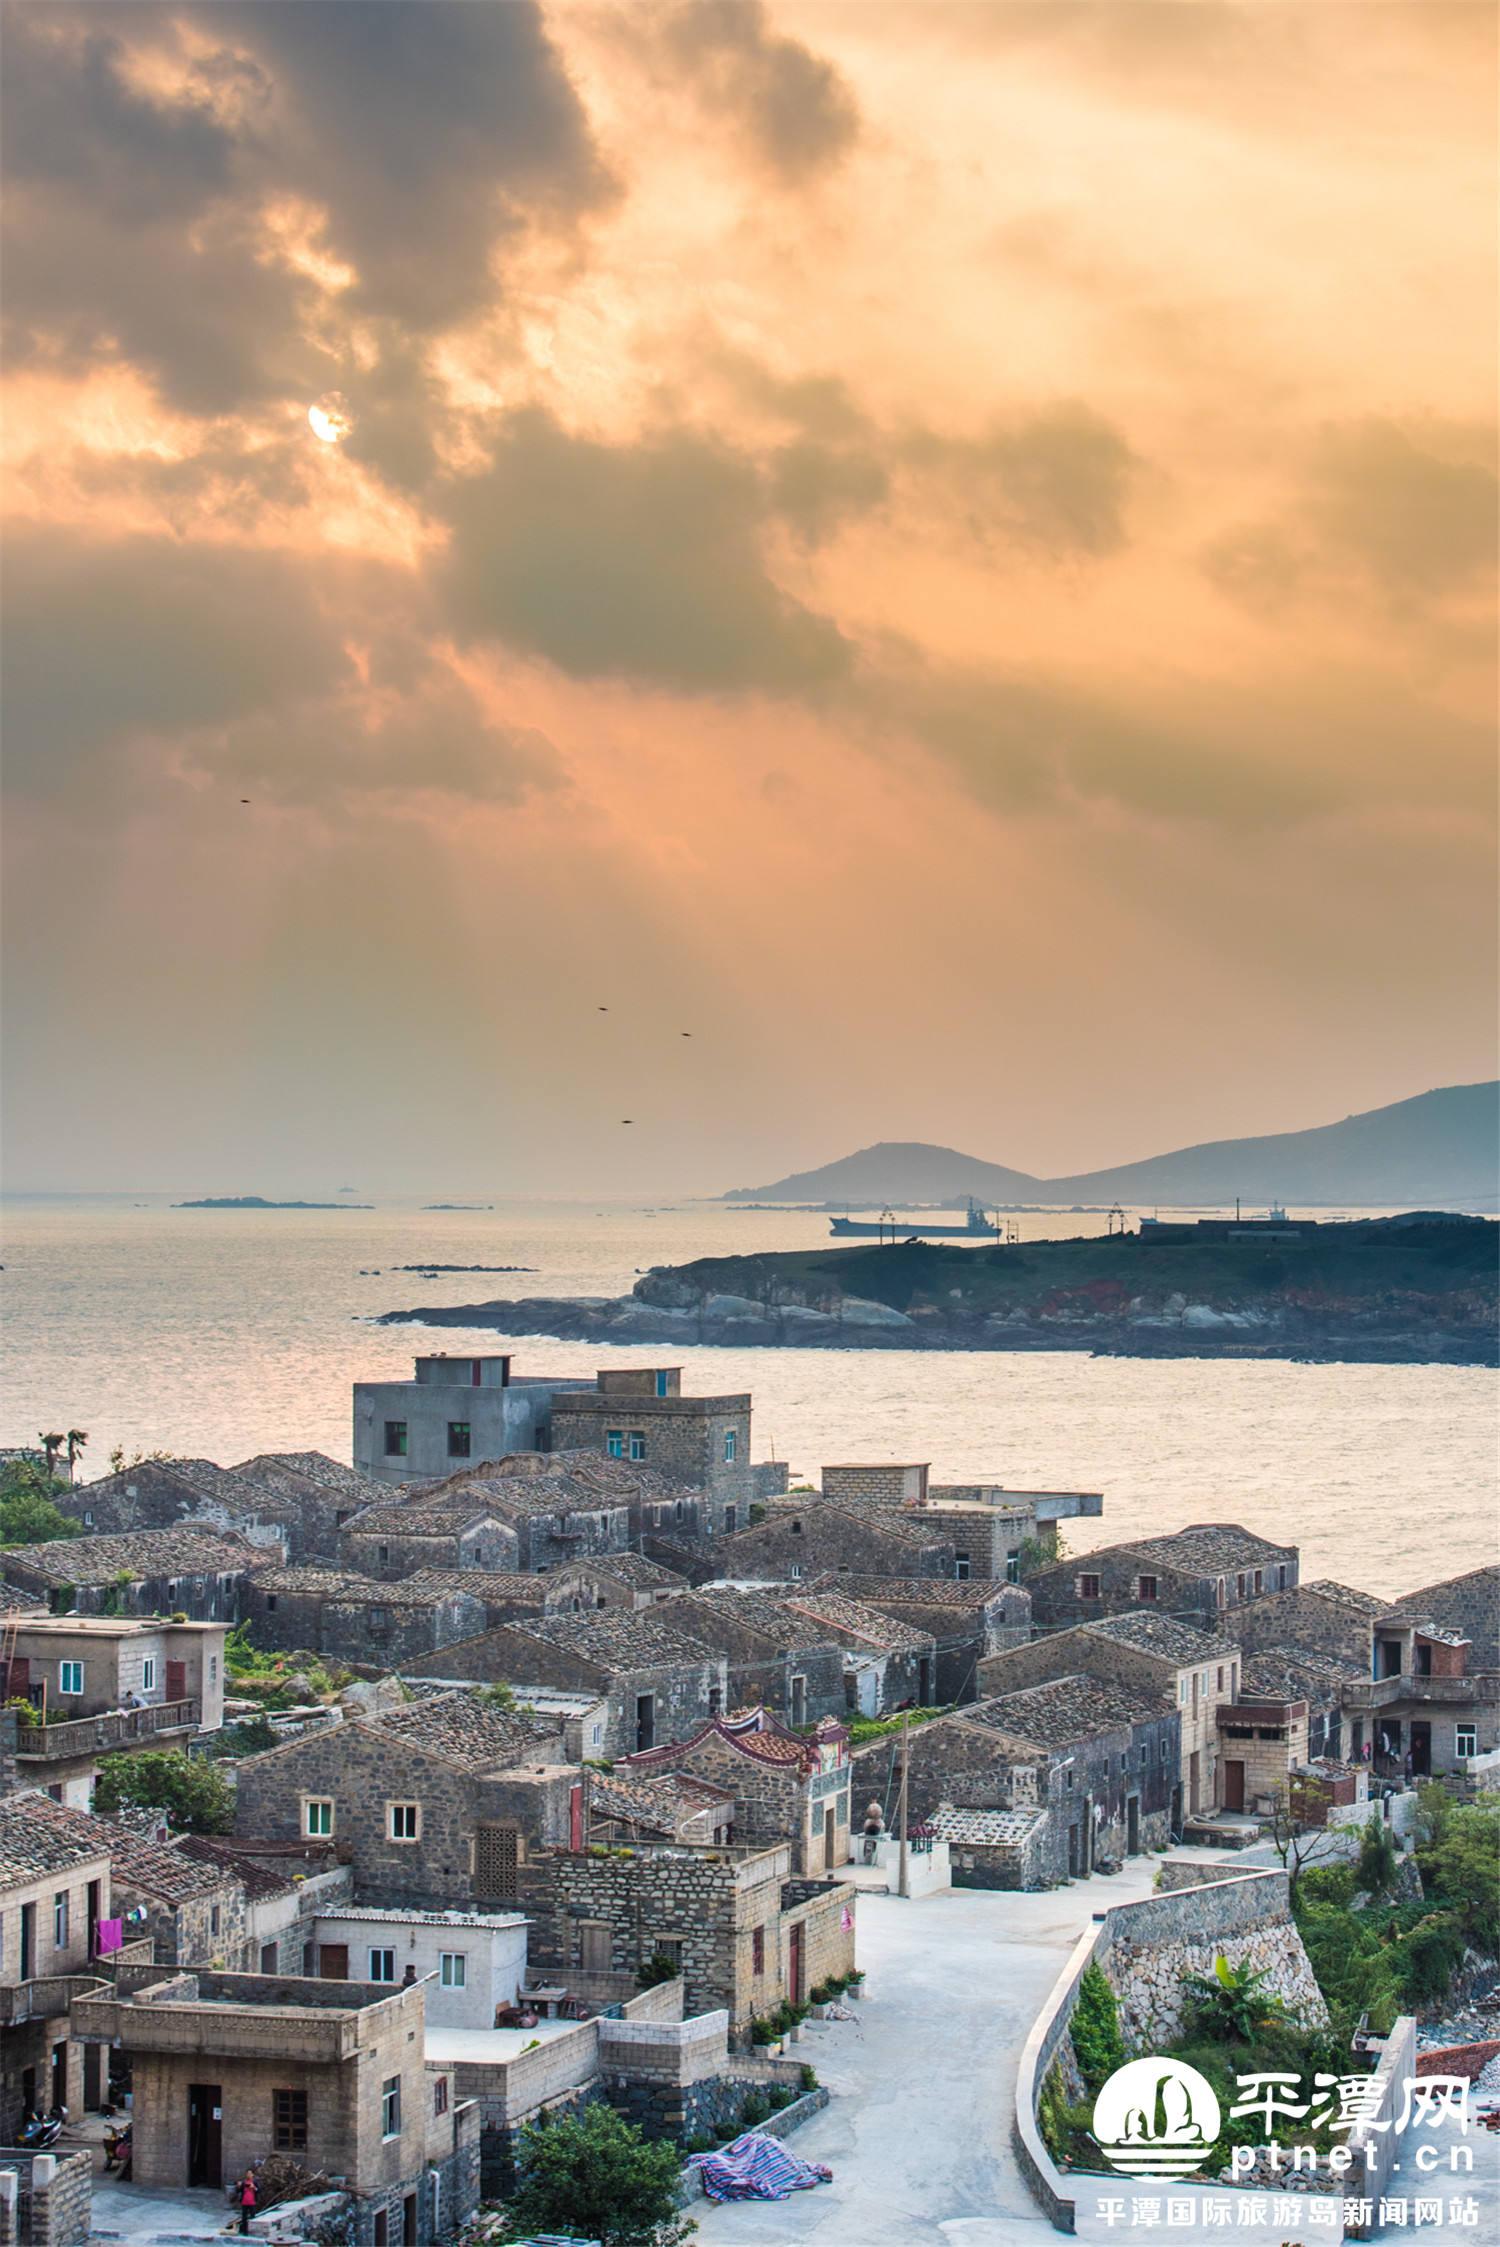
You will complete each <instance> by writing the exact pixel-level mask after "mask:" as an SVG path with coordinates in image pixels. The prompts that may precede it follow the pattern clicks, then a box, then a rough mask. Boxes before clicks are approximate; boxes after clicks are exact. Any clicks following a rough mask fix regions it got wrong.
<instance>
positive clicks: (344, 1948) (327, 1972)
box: [318, 1943, 349, 1982]
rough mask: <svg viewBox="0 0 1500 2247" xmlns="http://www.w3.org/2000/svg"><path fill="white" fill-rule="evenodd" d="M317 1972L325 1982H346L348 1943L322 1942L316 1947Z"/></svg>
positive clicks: (347, 1975)
mask: <svg viewBox="0 0 1500 2247" xmlns="http://www.w3.org/2000/svg"><path fill="white" fill-rule="evenodd" d="M318 1973H319V1975H320V1976H321V1978H322V1979H323V1980H324V1981H325V1982H347V1981H348V1979H349V1945H348V1944H347V1943H323V1944H321V1945H320V1946H319V1949H318Z"/></svg>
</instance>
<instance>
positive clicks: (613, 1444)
mask: <svg viewBox="0 0 1500 2247" xmlns="http://www.w3.org/2000/svg"><path fill="white" fill-rule="evenodd" d="M604 1448H605V1450H606V1451H607V1452H608V1453H609V1455H610V1457H611V1459H623V1458H624V1456H625V1430H624V1429H623V1428H611V1429H610V1430H609V1432H608V1434H607V1435H606V1436H605V1438H604Z"/></svg>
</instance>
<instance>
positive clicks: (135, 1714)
mask: <svg viewBox="0 0 1500 2247" xmlns="http://www.w3.org/2000/svg"><path fill="white" fill-rule="evenodd" d="M202 1714H203V1704H202V1702H201V1701H159V1702H157V1703H155V1704H154V1705H153V1706H152V1707H150V1708H145V1709H113V1710H111V1711H110V1712H109V1713H108V1714H107V1715H104V1716H80V1717H71V1718H69V1719H68V1721H67V1722H66V1723H63V1724H23V1725H21V1726H20V1727H19V1728H18V1729H17V1732H16V1760H17V1762H19V1763H66V1762H68V1761H69V1760H70V1759H71V1758H72V1757H74V1756H85V1755H108V1754H110V1753H111V1752H112V1751H113V1750H115V1749H117V1748H133V1747H139V1746H140V1745H141V1743H142V1741H145V1740H154V1739H156V1738H157V1737H158V1736H159V1735H160V1734H161V1733H164V1732H196V1731H197V1729H198V1726H199V1722H200V1720H201V1718H202Z"/></svg>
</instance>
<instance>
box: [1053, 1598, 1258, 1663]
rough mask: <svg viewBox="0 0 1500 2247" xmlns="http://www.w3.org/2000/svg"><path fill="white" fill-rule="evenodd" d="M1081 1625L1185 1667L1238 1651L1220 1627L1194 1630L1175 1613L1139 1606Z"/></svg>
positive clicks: (1094, 1635)
mask: <svg viewBox="0 0 1500 2247" xmlns="http://www.w3.org/2000/svg"><path fill="white" fill-rule="evenodd" d="M1079 1628H1080V1630H1081V1631H1082V1632H1083V1633H1086V1634H1087V1635H1088V1636H1089V1637H1092V1638H1107V1639H1113V1640H1115V1641H1116V1642H1117V1643H1118V1644H1119V1645H1122V1646H1134V1647H1138V1648H1139V1649H1140V1651H1141V1652H1142V1653H1143V1654H1159V1655H1160V1656H1161V1658H1162V1660H1163V1661H1166V1662H1176V1663H1178V1664H1180V1665H1183V1666H1184V1667H1185V1666H1186V1665H1187V1664H1189V1663H1193V1662H1211V1661H1212V1660H1213V1659H1214V1657H1215V1656H1216V1655H1217V1656H1218V1657H1219V1658H1220V1659H1221V1660H1222V1659H1223V1658H1224V1657H1225V1656H1226V1655H1229V1654H1234V1653H1236V1652H1237V1651H1238V1649H1237V1647H1236V1645H1235V1643H1234V1641H1233V1640H1232V1639H1227V1638H1224V1637H1222V1636H1221V1635H1220V1633H1219V1632H1217V1631H1200V1630H1195V1629H1194V1627H1193V1625H1192V1624H1191V1623H1179V1622H1178V1621H1177V1620H1176V1618H1175V1617H1174V1616H1171V1615H1148V1614H1143V1613H1141V1612H1140V1611H1139V1610H1137V1611H1135V1612H1134V1613H1132V1614H1129V1615H1109V1616H1103V1617H1101V1618H1100V1620H1099V1621H1098V1622H1097V1623H1084V1624H1081V1625H1080V1626H1079ZM1067 1635H1068V1637H1069V1638H1071V1637H1073V1635H1074V1634H1073V1633H1072V1632H1071V1631H1070V1632H1069V1633H1068V1634H1067Z"/></svg>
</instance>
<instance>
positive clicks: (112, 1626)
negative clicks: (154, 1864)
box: [0, 1609, 226, 1809]
mask: <svg viewBox="0 0 1500 2247" xmlns="http://www.w3.org/2000/svg"><path fill="white" fill-rule="evenodd" d="M12 1627H13V1628H12ZM0 1633H7V1634H9V1641H10V1644H11V1648H12V1651H11V1654H10V1658H9V1662H8V1664H7V1665H6V1675H5V1677H4V1679H3V1680H0V1697H3V1698H4V1699H6V1700H17V1701H24V1702H25V1703H26V1704H27V1705H28V1706H29V1707H30V1708H31V1709H32V1710H34V1711H35V1717H34V1720H33V1721H31V1722H29V1723H21V1724H18V1726H17V1729H16V1734H15V1757H16V1765H17V1772H18V1776H19V1778H20V1779H21V1781H22V1783H23V1784H25V1785H27V1786H35V1787H42V1788H45V1789H47V1790H48V1791H49V1792H51V1793H53V1794H55V1795H56V1796H58V1798H59V1799H60V1800H63V1801H66V1802H69V1803H71V1804H74V1805H75V1806H77V1807H79V1808H82V1809H87V1807H88V1805H89V1802H90V1800H91V1798H92V1794H93V1781H94V1774H95V1772H96V1770H97V1769H98V1763H99V1758H100V1756H102V1755H114V1754H119V1753H129V1752H130V1751H131V1750H132V1749H136V1748H162V1747H182V1746H184V1745H185V1744H186V1742H187V1741H188V1740H189V1739H190V1738H191V1737H192V1736H193V1735H194V1734H195V1733H199V1732H217V1731H218V1730H219V1728H220V1726H221V1725H222V1724H223V1721H224V1639H225V1635H226V1634H225V1628H224V1625H223V1624H222V1623H163V1622H154V1621H153V1622H147V1621H145V1620H143V1619H141V1618H139V1617H134V1616H107V1615H49V1614H44V1613H42V1612H40V1611H38V1610H35V1609H29V1610H26V1611H24V1612H22V1613H21V1614H19V1615H7V1616H3V1617H0ZM21 1713H22V1714H24V1711H22V1712H21Z"/></svg>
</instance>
